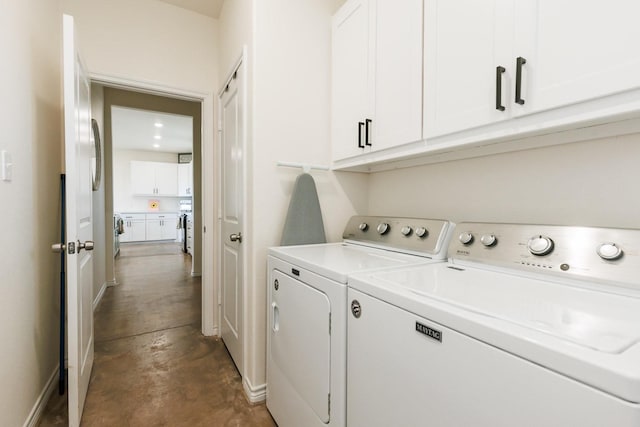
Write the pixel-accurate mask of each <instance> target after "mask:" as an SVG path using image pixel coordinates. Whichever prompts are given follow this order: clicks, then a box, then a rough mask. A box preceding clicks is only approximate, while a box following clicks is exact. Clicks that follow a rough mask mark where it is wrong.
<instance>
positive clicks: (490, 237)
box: [480, 234, 498, 247]
mask: <svg viewBox="0 0 640 427" xmlns="http://www.w3.org/2000/svg"><path fill="white" fill-rule="evenodd" d="M480 242H482V244H483V245H485V246H486V247H490V246H493V245H495V244H496V243H497V242H498V239H497V238H496V236H495V234H485V235H483V236H482V237H481V238H480Z"/></svg>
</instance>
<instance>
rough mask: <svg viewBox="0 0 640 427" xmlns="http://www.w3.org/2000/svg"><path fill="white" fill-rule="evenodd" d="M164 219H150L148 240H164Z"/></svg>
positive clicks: (147, 222) (148, 222)
mask: <svg viewBox="0 0 640 427" xmlns="http://www.w3.org/2000/svg"><path fill="white" fill-rule="evenodd" d="M161 221H162V220H161V219H148V220H147V221H146V225H147V227H146V228H147V230H146V231H147V235H146V240H162V222H161Z"/></svg>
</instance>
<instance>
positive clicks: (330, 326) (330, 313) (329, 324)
mask: <svg viewBox="0 0 640 427" xmlns="http://www.w3.org/2000/svg"><path fill="white" fill-rule="evenodd" d="M329 335H331V313H329Z"/></svg>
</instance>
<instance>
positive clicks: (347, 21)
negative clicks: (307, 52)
mask: <svg viewBox="0 0 640 427" xmlns="http://www.w3.org/2000/svg"><path fill="white" fill-rule="evenodd" d="M370 21H371V13H370V1H369V0H351V1H348V2H347V3H346V4H345V5H344V6H343V7H342V8H341V9H340V10H339V11H338V12H337V13H336V15H335V16H334V17H333V21H332V49H333V51H332V58H333V62H332V93H331V96H332V101H331V104H332V105H331V106H332V108H331V114H332V117H331V123H332V125H331V127H332V129H331V139H332V148H333V158H334V160H338V159H344V158H347V157H352V156H355V155H358V154H361V153H363V152H364V150H365V140H364V131H365V129H364V127H365V116H366V115H367V110H368V105H369V100H368V96H370V95H371V93H372V92H373V88H372V81H373V80H372V77H373V76H372V75H371V74H372V70H371V68H372V67H371V60H370V55H371V44H372V40H371V34H370V28H371V22H370Z"/></svg>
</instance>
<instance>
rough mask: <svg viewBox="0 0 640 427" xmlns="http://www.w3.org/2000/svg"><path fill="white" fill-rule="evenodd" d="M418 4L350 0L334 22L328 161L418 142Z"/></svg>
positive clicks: (411, 0)
mask: <svg viewBox="0 0 640 427" xmlns="http://www.w3.org/2000/svg"><path fill="white" fill-rule="evenodd" d="M422 15H423V2H422V0H406V1H402V2H394V1H391V0H349V1H347V2H346V3H345V4H344V6H343V7H342V8H341V9H340V10H339V11H338V12H337V13H336V15H334V17H333V20H332V48H333V52H332V105H331V112H332V131H331V138H332V157H333V159H334V161H335V160H340V159H345V158H349V157H354V156H358V155H360V154H363V153H368V152H375V151H377V150H383V149H386V148H389V147H394V146H397V145H401V144H404V143H408V142H413V141H418V140H420V139H421V138H422V55H423V48H422Z"/></svg>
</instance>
